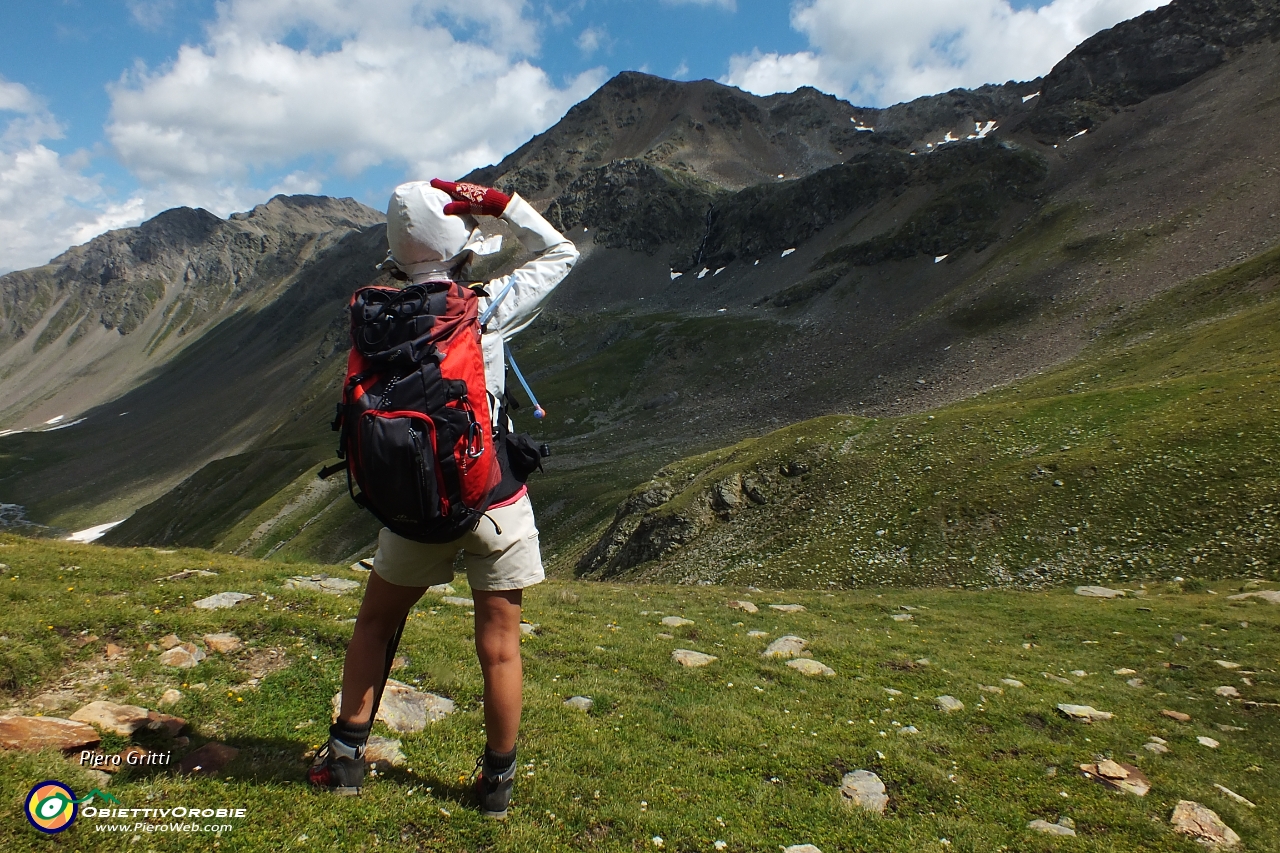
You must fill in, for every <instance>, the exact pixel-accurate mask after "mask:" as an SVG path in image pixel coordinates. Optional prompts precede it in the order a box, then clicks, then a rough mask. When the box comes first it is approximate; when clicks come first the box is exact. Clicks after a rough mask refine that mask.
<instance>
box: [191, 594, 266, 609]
mask: <svg viewBox="0 0 1280 853" xmlns="http://www.w3.org/2000/svg"><path fill="white" fill-rule="evenodd" d="M252 598H253V596H252V595H249V594H248V593H244V592H220V593H218V594H217V595H211V596H209V597H208V598H202V599H200V600H199V601H196V602H193V603H192V605H191V606H192V607H198V608H199V609H201V610H223V609H225V608H228V607H235V606H236V605H237V604H239V603H240V602H242V601H249V600H250V599H252Z"/></svg>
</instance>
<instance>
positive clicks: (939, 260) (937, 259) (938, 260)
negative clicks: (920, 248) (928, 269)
mask: <svg viewBox="0 0 1280 853" xmlns="http://www.w3.org/2000/svg"><path fill="white" fill-rule="evenodd" d="M950 254H951V253H950V252H948V253H947V254H946V255H936V256H934V259H933V262H934V263H935V264H940V263H942V262H943V261H945V260H946V259H947V256H948V255H950Z"/></svg>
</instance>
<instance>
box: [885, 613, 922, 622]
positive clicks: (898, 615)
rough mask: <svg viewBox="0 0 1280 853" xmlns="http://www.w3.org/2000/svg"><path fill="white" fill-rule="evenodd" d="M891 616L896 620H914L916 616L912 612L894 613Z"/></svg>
mask: <svg viewBox="0 0 1280 853" xmlns="http://www.w3.org/2000/svg"><path fill="white" fill-rule="evenodd" d="M889 618H890V619H892V620H893V621H894V622H913V621H915V618H916V617H914V616H912V615H911V614H910V613H894V614H893V615H892V616H890V617H889Z"/></svg>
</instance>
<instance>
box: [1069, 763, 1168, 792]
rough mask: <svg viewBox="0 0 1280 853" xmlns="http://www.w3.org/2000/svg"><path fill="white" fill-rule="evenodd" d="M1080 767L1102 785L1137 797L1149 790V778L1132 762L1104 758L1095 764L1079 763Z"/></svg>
mask: <svg viewBox="0 0 1280 853" xmlns="http://www.w3.org/2000/svg"><path fill="white" fill-rule="evenodd" d="M1080 769H1081V770H1083V771H1084V772H1085V774H1086V775H1087V776H1090V777H1091V778H1094V779H1097V780H1098V781H1099V782H1102V783H1103V784H1104V785H1107V786H1109V787H1112V788H1115V789H1116V790H1117V791H1124V792H1125V793H1127V794H1133V795H1134V796H1137V797H1145V796H1146V795H1147V792H1148V791H1150V790H1151V780H1150V779H1148V778H1147V777H1146V775H1145V774H1144V773H1143V772H1142V771H1141V770H1139V769H1138V768H1137V767H1134V766H1133V765H1132V764H1120V763H1118V762H1116V761H1112V760H1111V759H1110V758H1105V759H1103V760H1102V761H1099V762H1098V763H1096V764H1081V765H1080Z"/></svg>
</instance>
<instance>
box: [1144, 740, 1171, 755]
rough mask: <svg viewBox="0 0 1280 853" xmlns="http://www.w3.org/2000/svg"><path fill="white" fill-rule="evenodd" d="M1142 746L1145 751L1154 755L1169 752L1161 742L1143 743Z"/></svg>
mask: <svg viewBox="0 0 1280 853" xmlns="http://www.w3.org/2000/svg"><path fill="white" fill-rule="evenodd" d="M1142 748H1143V749H1145V750H1146V751H1147V752H1153V753H1155V754H1156V755H1167V754H1168V753H1169V747H1167V746H1165V745H1164V744H1162V743H1154V742H1152V743H1144V744H1143V745H1142Z"/></svg>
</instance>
